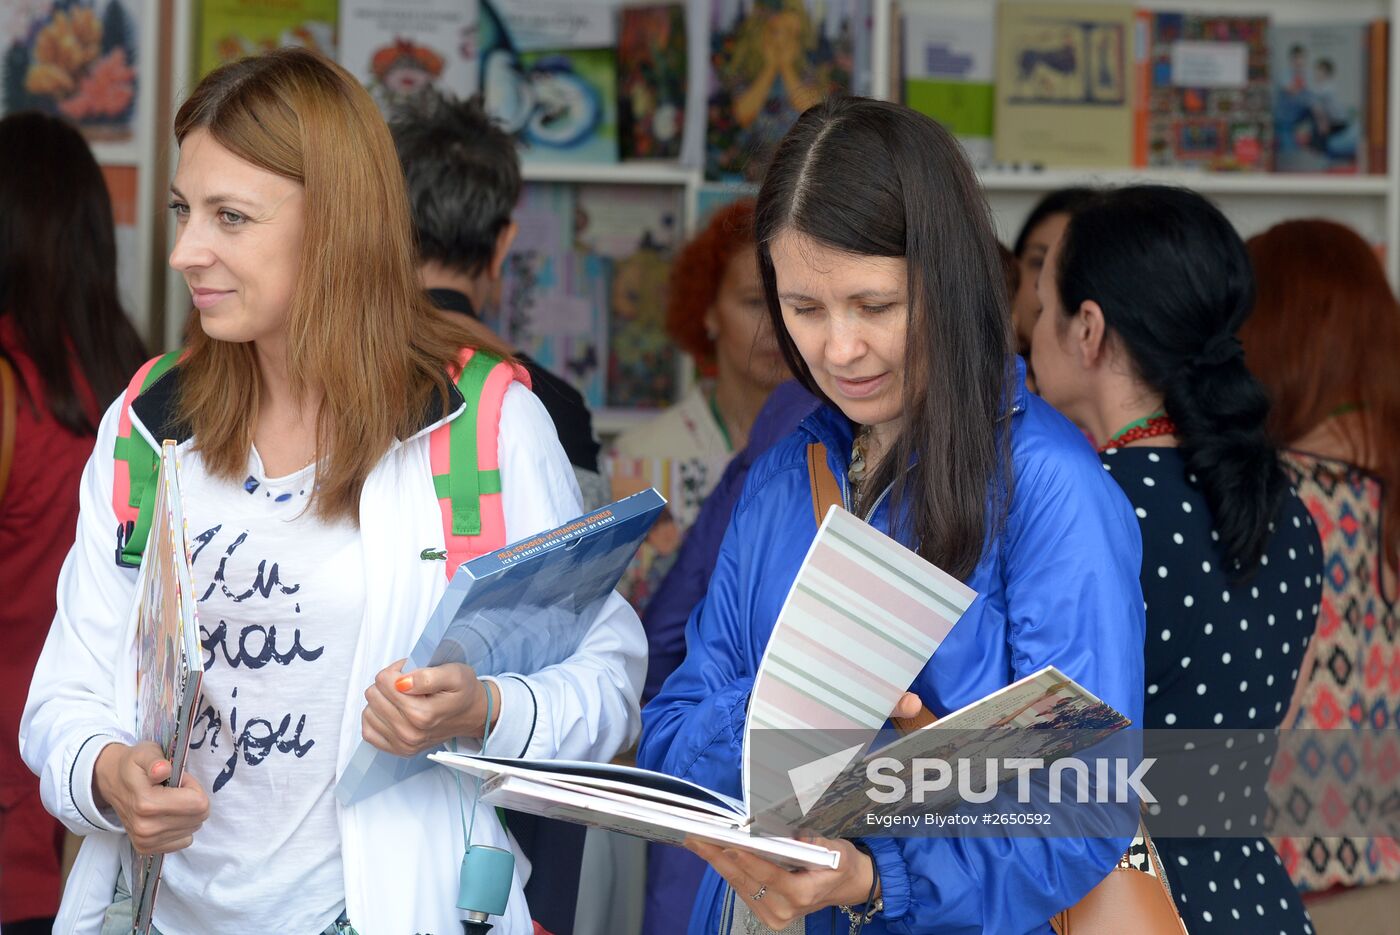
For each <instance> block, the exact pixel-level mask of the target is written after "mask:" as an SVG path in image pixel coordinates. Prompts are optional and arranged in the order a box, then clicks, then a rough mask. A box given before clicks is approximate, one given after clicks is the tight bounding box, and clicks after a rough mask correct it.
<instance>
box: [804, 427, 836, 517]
mask: <svg viewBox="0 0 1400 935" xmlns="http://www.w3.org/2000/svg"><path fill="white" fill-rule="evenodd" d="M807 479H808V482H809V483H810V484H811V488H812V515H813V516H814V517H815V519H816V521H817V528H818V529H820V528H821V525H822V522H823V521H824V520H825V519H826V514H827V512H828V511H830V509H831V508H832V507H833V506H841V505H842V502H843V501H842V499H841V484H840V483H839V482H837V480H836V475H835V474H833V473H832V472H831V466H830V465H829V464H827V462H826V446H825V445H823V444H822V443H821V442H812V443H811V444H810V445H808V446H807Z"/></svg>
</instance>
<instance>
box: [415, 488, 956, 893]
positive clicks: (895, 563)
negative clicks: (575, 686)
mask: <svg viewBox="0 0 1400 935" xmlns="http://www.w3.org/2000/svg"><path fill="white" fill-rule="evenodd" d="M975 597H976V594H975V593H974V592H973V591H972V590H971V589H970V588H968V587H967V586H966V585H964V584H962V583H961V582H959V581H958V580H957V579H955V578H953V577H952V576H951V575H948V574H946V573H944V572H943V571H941V570H939V569H938V568H935V567H934V566H932V565H930V564H929V563H927V562H925V561H924V560H923V559H921V558H920V557H919V556H917V555H915V554H914V553H913V552H910V551H909V550H907V549H905V548H903V547H902V546H900V545H899V544H898V543H896V542H895V541H894V540H892V539H890V538H888V537H886V536H884V535H882V534H881V533H879V532H878V531H876V530H875V529H873V528H871V527H870V526H868V525H867V524H865V523H863V522H861V521H860V520H858V519H856V518H855V517H854V516H852V515H851V514H850V513H847V512H846V511H845V510H842V509H840V508H838V507H833V508H832V509H831V511H830V512H829V513H828V514H827V517H826V520H825V521H824V522H823V523H822V526H821V529H819V530H818V532H817V536H816V539H815V540H813V542H812V545H811V548H810V549H809V550H808V552H807V557H806V559H805V560H804V561H803V563H802V567H801V569H800V570H799V571H798V574H797V578H796V579H795V580H794V582H793V585H792V587H791V589H790V590H789V591H788V596H787V599H786V601H785V602H784V604H783V607H782V610H781V611H780V612H779V614H778V621H777V623H776V625H775V626H774V628H773V633H772V636H771V637H770V639H769V641H768V646H767V649H766V650H765V653H764V657H763V661H762V662H761V664H760V666H759V670H758V675H757V677H756V678H755V680H754V687H753V692H752V695H751V697H750V702H749V710H748V716H747V718H746V723H745V729H744V768H743V789H744V796H743V799H742V801H741V800H735V799H732V798H728V797H726V796H722V795H719V794H718V793H715V792H712V791H710V790H706V789H703V788H701V787H699V786H696V785H694V784H693V783H688V782H684V781H683V780H678V779H675V778H673V777H669V776H662V775H660V774H657V773H650V772H648V771H646V770H638V769H629V768H626V767H617V766H606V765H598V764H577V763H574V764H565V763H558V762H554V763H548V762H540V761H534V760H517V761H508V760H502V759H498V758H483V757H474V756H471V755H461V754H434V756H433V759H435V760H437V761H438V762H440V763H444V764H447V765H449V766H452V767H455V768H457V769H461V770H464V771H466V772H469V773H472V774H474V775H477V776H479V777H481V778H483V779H486V780H489V781H488V782H487V783H486V785H485V786H484V787H483V789H482V794H483V796H484V797H485V798H486V800H487V801H489V802H492V803H495V804H498V805H503V806H505V807H508V808H514V809H516V810H519V811H525V812H532V813H536V814H546V815H548V816H550V817H557V818H563V819H566V820H570V821H578V822H583V823H589V824H597V825H601V826H604V827H609V828H613V829H615V830H619V831H623V832H626V833H629V834H636V835H640V836H643V837H650V838H654V839H657V840H662V841H668V842H672V843H678V842H679V841H680V840H682V839H683V838H685V837H686V836H687V835H694V836H696V837H701V838H707V839H709V840H714V841H718V842H723V843H725V844H728V845H733V846H743V847H747V848H748V849H750V850H754V851H756V852H758V853H761V854H764V855H765V856H767V857H769V858H770V859H773V860H775V861H778V862H780V863H787V864H789V865H792V866H829V867H834V866H835V861H836V853H835V852H833V851H830V850H828V849H826V848H822V847H816V846H814V845H811V844H806V843H803V842H799V841H794V840H789V839H784V838H767V837H760V836H756V835H754V834H753V833H752V831H751V828H750V826H751V825H752V818H753V816H752V814H751V813H750V805H751V804H752V802H753V801H754V797H753V796H752V795H751V794H750V790H751V789H752V788H753V783H754V782H755V776H754V775H753V773H755V772H757V773H758V777H757V781H759V782H762V783H766V782H767V777H766V776H764V775H763V769H762V767H761V766H760V767H758V768H755V767H754V765H753V764H752V763H751V760H750V753H751V749H750V748H751V746H752V736H753V732H754V731H756V730H771V729H774V728H777V729H781V730H783V731H797V732H799V733H802V734H804V735H808V736H810V737H820V736H826V735H828V734H829V732H832V731H839V732H841V734H842V735H844V736H845V737H847V738H848V737H849V736H850V735H849V732H850V731H852V730H856V731H863V732H865V733H867V734H868V735H869V737H870V738H871V739H872V740H873V739H874V737H875V735H876V734H877V733H878V731H879V730H880V728H881V727H882V726H883V725H884V723H885V721H886V719H887V718H888V716H889V713H890V711H891V710H893V708H894V706H895V703H896V702H897V701H898V700H899V698H900V696H901V695H903V693H904V691H905V689H906V688H907V687H908V686H909V684H910V683H911V682H913V680H914V678H915V677H916V676H917V675H918V674H919V672H920V670H922V669H923V667H924V665H925V664H926V663H927V662H928V660H929V657H930V656H932V655H933V652H934V650H936V649H937V648H938V646H939V644H940V643H941V642H942V640H943V639H944V638H945V637H946V636H947V634H948V632H949V631H950V630H951V629H952V627H953V624H954V623H956V622H957V620H958V618H959V617H960V616H962V613H963V611H965V610H966V609H967V608H968V606H969V605H970V604H971V603H972V601H973V599H974V598H975ZM872 641H876V642H878V643H879V644H880V651H879V652H870V651H869V647H870V644H871V642H872ZM814 752H815V755H816V756H822V755H825V754H826V753H831V752H836V751H834V750H832V751H824V750H820V749H819V750H817V751H814Z"/></svg>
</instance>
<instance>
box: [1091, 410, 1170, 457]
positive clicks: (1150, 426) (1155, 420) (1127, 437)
mask: <svg viewBox="0 0 1400 935" xmlns="http://www.w3.org/2000/svg"><path fill="white" fill-rule="evenodd" d="M1175 434H1176V423H1175V422H1173V421H1172V420H1171V416H1168V415H1167V414H1166V413H1163V412H1154V413H1153V414H1152V415H1150V416H1143V417H1142V418H1141V419H1136V420H1134V421H1132V422H1129V423H1128V424H1127V425H1125V426H1123V428H1121V429H1119V430H1118V432H1117V434H1115V435H1114V436H1113V437H1112V438H1110V439H1109V440H1108V441H1106V442H1104V443H1103V444H1102V445H1100V446H1099V452H1100V453H1103V452H1105V451H1107V450H1108V449H1110V448H1122V447H1123V446H1124V445H1127V444H1130V443H1132V442H1140V441H1142V440H1143V439H1144V438H1160V437H1161V436H1163V435H1175Z"/></svg>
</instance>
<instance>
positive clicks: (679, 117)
mask: <svg viewBox="0 0 1400 935" xmlns="http://www.w3.org/2000/svg"><path fill="white" fill-rule="evenodd" d="M688 68H689V65H688V60H687V56H686V31H685V6H684V5H683V4H679V3H675V4H668V5H666V6H650V7H629V8H627V9H624V10H623V11H622V23H621V27H620V28H619V30H618V43H617V124H618V139H619V144H620V147H621V151H622V158H623V159H676V158H678V157H679V156H680V154H681V140H682V136H683V131H684V128H685V92H686V84H687V83H686V73H687V69H688Z"/></svg>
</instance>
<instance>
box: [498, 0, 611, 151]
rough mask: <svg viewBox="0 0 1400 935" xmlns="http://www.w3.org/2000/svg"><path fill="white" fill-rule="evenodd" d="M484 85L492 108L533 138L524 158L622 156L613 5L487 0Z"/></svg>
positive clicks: (509, 125) (527, 137)
mask: <svg viewBox="0 0 1400 935" xmlns="http://www.w3.org/2000/svg"><path fill="white" fill-rule="evenodd" d="M480 11H481V23H480V33H479V43H480V56H479V69H480V77H479V81H480V85H481V89H482V93H483V94H484V96H485V101H486V109H487V111H488V112H489V113H490V114H491V115H492V116H493V117H495V118H496V119H497V120H498V121H500V123H501V124H502V125H503V126H504V127H505V128H506V129H507V130H508V131H509V132H511V133H516V134H519V135H520V137H521V138H522V139H523V140H524V141H525V142H526V143H527V144H528V145H527V147H526V148H525V149H524V150H523V151H522V153H521V158H522V160H523V161H525V162H527V163H528V162H540V163H559V162H583V163H608V162H616V161H617V158H618V139H617V51H616V47H615V42H616V24H615V22H614V17H613V11H612V10H611V9H609V8H606V7H592V6H579V5H577V4H575V5H572V6H564V5H562V4H558V3H542V2H525V0H520V2H512V3H504V2H499V0H497V2H493V0H481V7H480Z"/></svg>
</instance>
